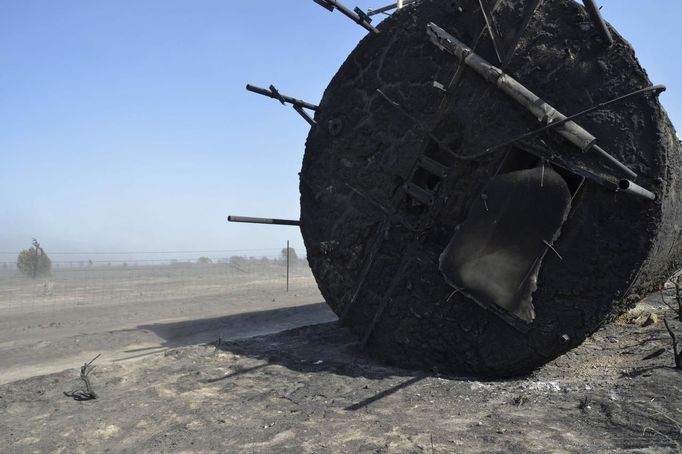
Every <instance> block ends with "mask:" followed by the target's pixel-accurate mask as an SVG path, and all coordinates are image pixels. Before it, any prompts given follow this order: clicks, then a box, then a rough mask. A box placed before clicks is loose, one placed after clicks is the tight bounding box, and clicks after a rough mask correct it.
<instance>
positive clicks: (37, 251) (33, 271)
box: [17, 238, 52, 279]
mask: <svg viewBox="0 0 682 454" xmlns="http://www.w3.org/2000/svg"><path fill="white" fill-rule="evenodd" d="M17 269H18V270H19V271H20V272H21V273H23V274H25V275H26V276H29V277H30V278H32V279H35V278H37V277H40V276H46V275H48V274H50V270H51V269H52V260H50V258H49V257H48V256H47V254H46V253H45V251H44V250H43V248H42V247H40V243H38V241H37V240H36V239H35V238H33V246H31V247H30V248H28V249H24V250H22V251H21V252H20V253H19V256H18V257H17Z"/></svg>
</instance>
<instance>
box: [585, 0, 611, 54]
mask: <svg viewBox="0 0 682 454" xmlns="http://www.w3.org/2000/svg"><path fill="white" fill-rule="evenodd" d="M583 4H584V5H585V9H586V10H587V14H589V15H590V18H592V22H593V23H594V26H595V27H597V30H598V31H599V34H600V35H601V37H602V38H603V39H604V41H606V44H607V45H609V46H611V45H612V44H613V36H612V35H611V31H610V30H609V27H608V26H607V25H606V22H604V18H603V17H602V15H601V13H600V12H599V7H598V6H597V4H596V3H595V2H594V0H583Z"/></svg>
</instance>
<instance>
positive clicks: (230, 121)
mask: <svg viewBox="0 0 682 454" xmlns="http://www.w3.org/2000/svg"><path fill="white" fill-rule="evenodd" d="M384 3H388V1H382V0H373V1H367V0H356V1H355V2H353V1H350V2H347V4H348V5H349V6H351V7H352V6H355V5H358V6H360V7H362V8H364V9H367V8H368V7H378V6H382V5H383V4H384ZM599 3H600V4H601V5H603V9H602V12H603V14H604V16H605V18H606V19H607V20H608V21H610V22H611V23H612V24H613V25H615V26H616V28H617V29H618V30H619V31H620V32H621V34H622V35H623V36H624V37H625V38H626V39H628V40H629V41H630V42H632V43H633V45H634V47H635V48H636V50H637V55H638V57H639V59H640V61H641V63H642V64H643V66H644V67H645V68H646V69H647V71H648V73H649V76H650V78H651V79H652V81H653V82H654V83H664V84H666V85H667V86H668V92H667V93H665V94H664V95H663V96H662V97H661V99H662V101H663V104H664V106H665V107H666V109H667V110H668V112H669V114H670V116H671V118H672V120H673V122H674V123H676V124H677V125H678V127H682V126H680V125H681V124H682V103H681V102H680V101H681V100H682V79H681V77H680V72H681V71H682V67H681V64H680V49H679V43H680V42H681V41H682V39H681V34H682V33H681V32H680V29H679V20H680V18H681V17H682V2H680V1H677V0H651V1H648V2H635V1H623V0H608V1H607V0H600V1H599ZM363 35H364V30H363V29H362V28H360V27H359V26H357V25H356V24H354V23H353V22H351V21H350V20H348V19H346V18H345V17H344V16H342V15H341V14H340V13H338V12H335V13H329V12H327V11H326V10H324V9H323V8H321V7H320V6H318V5H316V4H315V3H314V2H313V1H312V0H289V1H275V0H243V1H238V0H201V1H190V0H182V1H180V0H135V1H132V0H116V1H115V0H110V1H105V0H97V1H93V0H68V1H67V0H0V252H7V251H10V252H11V251H18V250H19V249H20V248H22V247H26V246H28V245H29V244H30V240H31V237H33V236H35V237H38V238H39V239H40V240H41V242H42V243H43V245H44V247H45V248H46V250H47V251H48V252H50V251H97V250H99V251H125V250H128V251H130V250H134V251H161V250H215V249H219V250H233V249H234V250H236V249H264V248H281V247H283V245H284V244H285V242H286V240H287V239H290V240H292V245H293V246H294V247H296V248H297V249H299V248H300V249H302V244H303V242H302V239H301V238H300V234H299V232H298V230H297V229H296V228H293V227H269V226H249V225H238V224H228V223H227V222H226V221H225V217H226V216H227V215H228V214H243V215H252V216H268V217H282V218H297V217H298V215H299V206H298V175H297V173H298V171H299V170H300V165H301V159H302V156H303V150H304V143H305V138H306V135H307V132H308V126H307V124H306V123H305V122H304V121H303V120H302V119H301V118H300V117H298V116H297V115H296V113H295V112H293V110H291V108H284V107H282V106H281V105H279V104H278V103H277V102H274V101H272V100H269V99H266V98H263V97H259V96H257V95H254V94H251V93H248V92H246V91H245V90H244V85H245V84H246V83H247V82H250V83H253V84H256V85H261V86H268V85H269V84H270V83H274V84H275V85H276V86H277V87H278V88H280V90H281V91H282V92H283V93H287V94H291V95H293V96H296V97H299V98H303V99H306V100H309V101H311V102H315V103H316V102H318V101H319V99H320V97H321V95H322V92H323V90H324V88H325V87H326V85H327V83H328V82H329V80H330V79H331V77H332V76H333V75H334V73H335V72H336V70H337V69H338V67H339V65H340V64H341V63H342V62H343V61H344V59H345V57H346V56H347V55H348V53H349V52H350V51H351V50H352V49H353V48H354V47H355V45H356V44H357V42H358V41H359V40H360V39H361V38H362V36H363ZM251 255H256V253H255V252H253V253H252V254H251ZM5 258H7V256H4V258H3V256H0V262H1V261H3V260H4V259H5ZM9 260H12V258H11V257H10V258H9Z"/></svg>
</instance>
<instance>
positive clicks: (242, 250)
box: [0, 248, 282, 255]
mask: <svg viewBox="0 0 682 454" xmlns="http://www.w3.org/2000/svg"><path fill="white" fill-rule="evenodd" d="M281 249H282V248H262V249H213V250H205V251H109V252H107V251H85V252H52V251H46V252H47V253H48V255H124V254H128V255H133V254H218V253H224V252H255V251H280V250H281ZM0 254H1V255H16V254H18V252H16V251H14V252H7V251H0Z"/></svg>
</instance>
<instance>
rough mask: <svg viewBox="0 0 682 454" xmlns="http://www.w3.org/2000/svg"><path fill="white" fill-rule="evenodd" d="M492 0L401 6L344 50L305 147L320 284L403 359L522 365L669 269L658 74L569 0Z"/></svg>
mask: <svg viewBox="0 0 682 454" xmlns="http://www.w3.org/2000/svg"><path fill="white" fill-rule="evenodd" d="M492 3H493V2H482V1H479V0H461V1H458V2H456V4H457V8H455V9H453V7H452V4H453V2H450V1H441V0H423V1H416V2H410V3H409V4H407V2H406V4H405V6H404V8H402V9H401V10H400V11H398V12H396V13H394V14H393V15H392V16H391V17H389V18H387V19H385V20H384V21H383V22H382V23H381V24H379V25H378V26H377V29H378V31H379V33H376V34H374V33H371V34H368V35H367V36H366V37H365V38H364V39H363V40H362V41H361V42H360V44H359V45H358V46H357V48H356V49H355V50H354V51H353V52H352V53H351V55H350V56H349V57H348V59H347V60H346V62H345V63H344V64H343V65H342V66H341V68H340V69H339V71H338V73H337V74H336V75H335V76H334V78H333V80H332V81H331V83H330V84H329V86H328V87H327V89H326V91H325V94H324V96H323V99H322V100H321V102H320V105H319V109H318V110H317V111H316V112H315V123H316V124H317V126H316V127H314V128H312V129H311V131H310V134H309V136H308V140H307V143H306V153H305V157H304V160H303V167H302V170H301V183H300V190H301V221H300V223H301V224H300V225H301V231H302V233H303V237H304V240H305V243H306V248H307V252H308V260H309V262H310V265H311V268H312V270H313V273H314V274H315V277H316V279H317V281H318V284H319V287H320V290H321V291H322V294H323V295H324V297H325V299H326V300H327V302H328V303H329V305H330V306H331V307H332V309H333V310H334V311H335V312H336V313H337V314H339V317H340V318H341V320H342V323H343V324H345V325H346V326H348V327H349V328H350V329H351V330H352V331H353V332H355V333H356V334H357V336H358V339H360V340H361V341H362V343H363V344H365V345H366V346H367V348H368V349H369V351H370V352H372V353H373V354H374V355H376V356H377V357H379V358H381V359H383V360H385V361H388V362H391V363H394V364H398V365H401V366H407V367H414V368H425V369H432V368H434V367H436V368H438V370H440V371H443V372H453V373H460V374H461V373H474V374H479V375H483V376H489V377H492V376H496V377H497V376H510V375H516V374H520V373H525V372H528V371H530V370H532V369H533V368H536V367H538V366H540V365H542V364H544V363H546V362H547V361H550V360H551V359H553V358H555V357H556V356H558V355H560V354H563V353H565V352H566V351H567V350H568V349H570V348H571V347H574V346H576V345H578V344H579V343H580V342H582V340H583V339H585V337H586V336H588V335H589V334H591V333H592V332H594V331H595V330H596V329H597V328H599V326H600V325H601V324H602V323H604V322H605V321H607V320H609V319H610V318H612V317H614V316H615V315H617V314H620V313H622V311H624V310H625V309H626V308H628V306H629V304H631V298H634V297H633V296H631V298H628V295H636V294H639V293H641V292H645V291H647V290H651V289H653V288H656V287H657V286H659V285H660V284H661V283H662V282H663V281H664V280H665V279H666V278H667V277H668V276H669V275H670V274H672V272H673V271H674V270H675V269H676V268H679V267H682V260H681V259H682V238H681V236H682V229H680V227H679V226H680V225H681V224H682V206H681V204H680V203H679V200H682V175H681V173H682V154H681V153H680V144H679V142H678V140H677V139H676V135H675V132H674V129H673V127H672V125H671V124H670V122H669V120H668V118H667V116H666V114H665V112H664V110H663V109H662V108H661V106H660V104H659V103H658V100H657V97H656V94H657V93H658V92H660V89H661V87H659V86H652V84H651V82H650V81H649V80H648V78H647V76H646V74H645V72H644V70H643V69H642V68H641V67H640V66H639V64H638V62H637V61H636V59H635V58H634V53H633V51H632V49H631V47H630V46H629V44H628V43H627V42H625V41H624V40H623V39H622V38H621V37H620V36H619V35H618V34H617V33H615V31H614V30H613V29H612V28H611V27H609V26H607V25H604V27H605V30H606V31H608V32H609V33H610V35H611V37H612V39H613V42H612V43H609V42H608V40H607V39H606V36H605V34H604V33H603V32H604V30H600V25H599V23H598V20H596V19H598V18H596V17H595V16H594V12H592V14H593V15H592V17H591V16H590V15H589V14H588V12H587V11H586V10H585V8H584V7H583V6H582V5H580V4H578V3H576V2H574V1H572V0H555V1H551V2H540V1H537V0H526V1H512V0H501V1H499V2H495V3H496V5H497V6H495V7H493V6H492ZM489 4H491V5H490V6H489ZM586 24H587V25H586ZM490 30H493V32H492V33H491V32H490ZM434 81H435V83H434ZM270 93H272V92H270Z"/></svg>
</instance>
